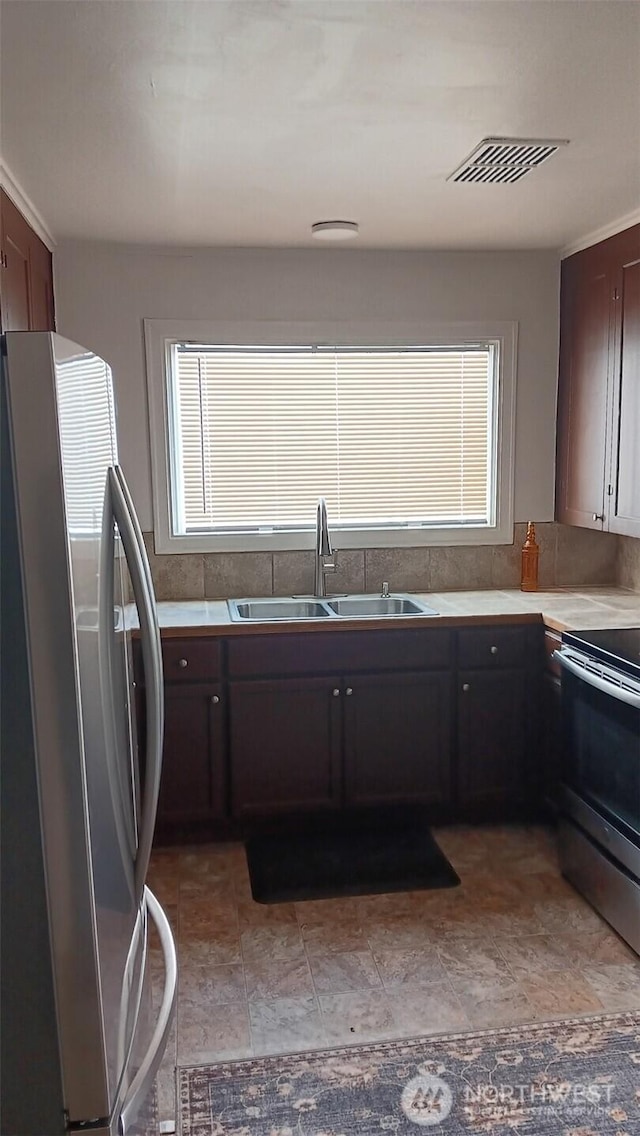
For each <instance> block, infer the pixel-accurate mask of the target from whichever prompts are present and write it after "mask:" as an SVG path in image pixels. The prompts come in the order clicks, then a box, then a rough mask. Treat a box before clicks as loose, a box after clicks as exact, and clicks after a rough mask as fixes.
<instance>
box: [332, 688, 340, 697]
mask: <svg viewBox="0 0 640 1136" xmlns="http://www.w3.org/2000/svg"><path fill="white" fill-rule="evenodd" d="M331 693H332V695H333V697H334V698H339V697H340V691H339V690H338V687H337V686H336V687H334V689H333V690H332V691H331Z"/></svg>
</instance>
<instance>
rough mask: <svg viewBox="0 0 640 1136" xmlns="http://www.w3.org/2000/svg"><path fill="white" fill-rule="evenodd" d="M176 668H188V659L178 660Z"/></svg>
mask: <svg viewBox="0 0 640 1136" xmlns="http://www.w3.org/2000/svg"><path fill="white" fill-rule="evenodd" d="M178 666H179V667H188V666H189V660H188V659H178Z"/></svg>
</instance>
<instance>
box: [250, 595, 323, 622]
mask: <svg viewBox="0 0 640 1136" xmlns="http://www.w3.org/2000/svg"><path fill="white" fill-rule="evenodd" d="M227 603H228V605H229V614H230V616H231V618H232V620H234V621H235V622H237V621H239V620H242V619H255V620H272V619H330V618H331V612H330V611H328V610H327V608H326V607H325V605H324V604H323V602H322V600H313V599H311V600H294V599H291V600H289V599H283V600H280V599H264V600H227Z"/></svg>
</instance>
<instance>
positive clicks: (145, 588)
mask: <svg viewBox="0 0 640 1136" xmlns="http://www.w3.org/2000/svg"><path fill="white" fill-rule="evenodd" d="M109 482H110V486H111V494H112V502H113V515H114V517H115V520H116V522H117V525H118V528H119V530H120V537H121V540H122V545H123V548H124V553H125V556H126V558H127V565H128V568H129V574H130V576H131V583H132V585H133V594H134V599H135V602H136V607H137V609H138V616H139V619H140V640H141V644H142V664H143V666H144V674H145V684H146V694H147V745H146V763H145V779H144V795H143V800H142V815H141V819H140V830H139V833H138V854H137V856H136V865H135V884H136V896H138V897H140V898H141V897H142V894H143V890H144V881H145V879H146V876H147V871H148V869H149V859H150V856H151V845H152V842H153V830H154V828H155V823H156V811H157V808H158V794H159V792H160V772H161V769H162V742H163V732H164V689H163V684H162V652H161V648H160V628H159V626H158V616H157V612H156V605H155V600H154V595H153V585H152V583H151V569H150V568H149V561H148V558H147V552H146V549H145V547H144V541H143V539H142V533H141V531H140V525H139V523H138V518H137V517H136V513H135V509H134V507H133V502H132V500H131V494H130V493H129V489H128V486H127V483H126V481H125V477H124V474H123V472H122V470H121V469H120V466H117V465H115V466H111V467H110V469H109Z"/></svg>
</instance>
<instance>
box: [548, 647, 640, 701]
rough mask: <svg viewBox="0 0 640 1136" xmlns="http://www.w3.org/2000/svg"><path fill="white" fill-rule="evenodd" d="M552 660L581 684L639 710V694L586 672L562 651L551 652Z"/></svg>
mask: <svg viewBox="0 0 640 1136" xmlns="http://www.w3.org/2000/svg"><path fill="white" fill-rule="evenodd" d="M553 657H554V659H556V660H557V662H559V663H560V666H561V667H564V668H565V670H567V671H570V672H571V674H572V675H575V676H576V678H580V679H582V681H583V682H586V683H588V684H589V686H594V687H595V688H596V690H600V691H602V693H603V694H610V695H611V697H612V698H617V699H618V702H626V703H627V705H628V706H634V707H635V709H636V710H640V693H638V694H636V693H634V691H633V690H629V689H628V688H627V687H623V686H619V685H618V684H617V683H615V682H609V681H608V680H607V679H606V678H601V677H600V675H597V674H593V673H592V672H591V671H588V670H587V669H586V667H583V666H581V665H580V663H576V662H574V660H573V659H572V658H571V656H570V655H566V654H564V653H563V652H562V651H554V652H553Z"/></svg>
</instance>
